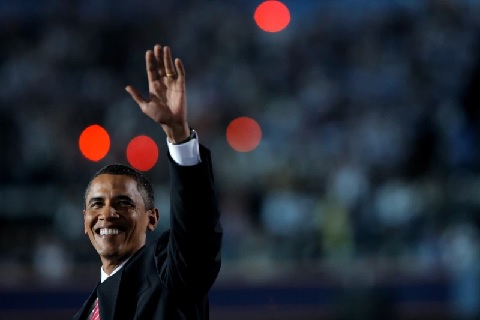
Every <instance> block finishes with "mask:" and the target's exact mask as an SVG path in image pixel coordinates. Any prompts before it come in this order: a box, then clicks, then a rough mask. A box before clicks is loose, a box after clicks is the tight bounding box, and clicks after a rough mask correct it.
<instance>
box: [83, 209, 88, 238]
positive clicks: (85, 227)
mask: <svg viewBox="0 0 480 320" xmlns="http://www.w3.org/2000/svg"><path fill="white" fill-rule="evenodd" d="M83 226H84V230H83V231H84V232H85V234H87V230H88V228H87V221H86V220H85V210H83Z"/></svg>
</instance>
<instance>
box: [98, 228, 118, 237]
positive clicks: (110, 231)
mask: <svg viewBox="0 0 480 320" xmlns="http://www.w3.org/2000/svg"><path fill="white" fill-rule="evenodd" d="M118 232H119V230H118V229H111V228H102V229H100V235H101V236H104V235H110V234H118Z"/></svg>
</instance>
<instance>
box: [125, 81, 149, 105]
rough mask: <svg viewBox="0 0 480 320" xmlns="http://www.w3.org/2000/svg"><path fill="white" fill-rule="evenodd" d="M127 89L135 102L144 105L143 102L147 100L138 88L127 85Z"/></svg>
mask: <svg viewBox="0 0 480 320" xmlns="http://www.w3.org/2000/svg"><path fill="white" fill-rule="evenodd" d="M125 91H127V92H128V93H129V94H130V96H131V97H132V99H133V100H135V102H136V103H137V104H138V105H139V106H142V105H143V104H145V103H146V102H147V101H146V100H145V98H144V97H143V96H142V95H141V94H140V92H138V90H137V89H135V88H134V87H132V86H126V87H125Z"/></svg>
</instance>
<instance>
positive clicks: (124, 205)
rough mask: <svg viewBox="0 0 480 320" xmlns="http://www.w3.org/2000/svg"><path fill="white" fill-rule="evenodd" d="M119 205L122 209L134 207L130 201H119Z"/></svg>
mask: <svg viewBox="0 0 480 320" xmlns="http://www.w3.org/2000/svg"><path fill="white" fill-rule="evenodd" d="M118 204H119V205H120V206H121V207H132V206H133V203H132V202H131V201H129V200H119V201H118Z"/></svg>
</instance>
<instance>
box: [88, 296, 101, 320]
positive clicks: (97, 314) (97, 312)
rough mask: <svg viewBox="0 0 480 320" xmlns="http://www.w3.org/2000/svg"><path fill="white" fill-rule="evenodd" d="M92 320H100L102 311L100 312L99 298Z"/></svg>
mask: <svg viewBox="0 0 480 320" xmlns="http://www.w3.org/2000/svg"><path fill="white" fill-rule="evenodd" d="M90 320H100V310H98V298H97V300H95V306H94V307H93V311H92V316H91V317H90Z"/></svg>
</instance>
